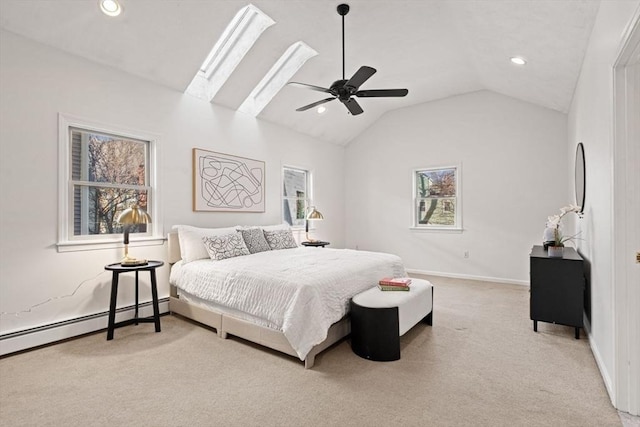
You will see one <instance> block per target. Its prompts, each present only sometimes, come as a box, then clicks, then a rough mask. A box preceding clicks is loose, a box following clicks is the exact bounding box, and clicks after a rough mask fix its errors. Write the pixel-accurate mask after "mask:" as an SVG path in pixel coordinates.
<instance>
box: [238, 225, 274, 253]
mask: <svg viewBox="0 0 640 427" xmlns="http://www.w3.org/2000/svg"><path fill="white" fill-rule="evenodd" d="M238 231H239V232H240V233H242V238H243V239H244V243H245V245H247V249H249V252H251V253H252V254H255V253H258V252H264V251H270V250H271V248H270V247H269V243H267V240H266V239H265V238H264V233H263V232H262V228H260V227H240V228H238Z"/></svg>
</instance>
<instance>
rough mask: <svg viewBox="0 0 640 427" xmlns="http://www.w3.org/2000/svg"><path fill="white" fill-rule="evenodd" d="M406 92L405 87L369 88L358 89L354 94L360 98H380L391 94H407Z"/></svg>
mask: <svg viewBox="0 0 640 427" xmlns="http://www.w3.org/2000/svg"><path fill="white" fill-rule="evenodd" d="M408 93H409V91H408V90H407V89H369V90H359V91H357V92H356V93H354V95H355V96H358V97H361V98H380V97H392V96H407V94H408Z"/></svg>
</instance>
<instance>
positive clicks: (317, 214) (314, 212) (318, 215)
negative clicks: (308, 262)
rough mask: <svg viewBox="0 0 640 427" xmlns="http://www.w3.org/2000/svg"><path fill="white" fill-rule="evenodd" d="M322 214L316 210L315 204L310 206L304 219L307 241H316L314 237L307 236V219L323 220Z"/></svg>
mask: <svg viewBox="0 0 640 427" xmlns="http://www.w3.org/2000/svg"><path fill="white" fill-rule="evenodd" d="M323 219H324V216H322V214H321V213H320V212H319V211H317V210H316V207H315V206H311V207H310V208H309V213H308V214H307V218H306V219H305V228H304V229H305V232H306V235H307V241H308V242H316V241H317V240H315V239H310V238H309V221H317V220H323Z"/></svg>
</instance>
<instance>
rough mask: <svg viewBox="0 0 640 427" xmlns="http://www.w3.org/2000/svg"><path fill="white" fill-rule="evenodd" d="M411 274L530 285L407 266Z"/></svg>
mask: <svg viewBox="0 0 640 427" xmlns="http://www.w3.org/2000/svg"><path fill="white" fill-rule="evenodd" d="M406 270H407V273H409V274H424V275H426V276H438V277H450V278H452V279H466V280H479V281H481V282H494V283H507V284H510V285H521V286H529V281H528V280H515V279H504V278H500V277H486V276H473V275H471V274H457V273H443V272H441V271H427V270H418V269H415V268H407V269H406Z"/></svg>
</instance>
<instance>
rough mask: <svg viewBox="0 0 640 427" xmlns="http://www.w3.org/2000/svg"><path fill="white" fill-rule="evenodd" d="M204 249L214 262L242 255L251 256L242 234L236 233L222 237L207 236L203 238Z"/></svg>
mask: <svg viewBox="0 0 640 427" xmlns="http://www.w3.org/2000/svg"><path fill="white" fill-rule="evenodd" d="M202 242H203V243H204V247H205V248H206V249H207V252H209V257H210V258H211V259H213V260H218V261H220V260H223V259H227V258H233V257H237V256H242V255H249V249H247V245H245V244H244V240H243V239H242V234H240V233H239V232H237V231H236V232H234V233H231V234H223V235H222V236H207V237H203V238H202Z"/></svg>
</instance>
